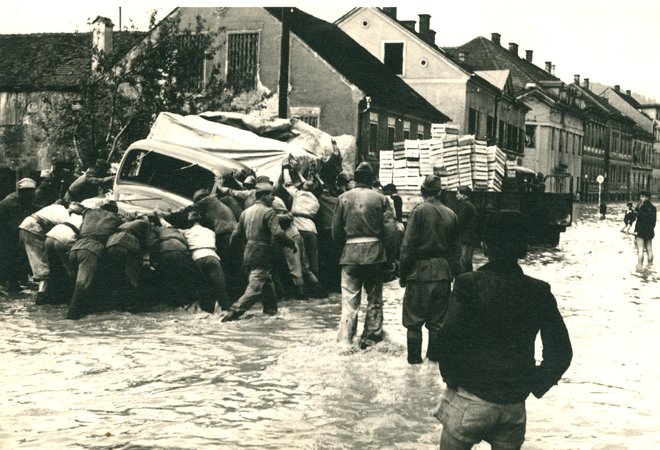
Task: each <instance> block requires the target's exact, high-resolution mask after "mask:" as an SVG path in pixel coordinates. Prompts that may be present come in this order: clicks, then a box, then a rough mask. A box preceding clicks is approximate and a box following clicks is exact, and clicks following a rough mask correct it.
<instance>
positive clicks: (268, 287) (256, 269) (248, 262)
mask: <svg viewBox="0 0 660 450" xmlns="http://www.w3.org/2000/svg"><path fill="white" fill-rule="evenodd" d="M255 197H256V201H255V203H254V205H252V206H250V207H249V208H248V209H246V210H245V211H243V212H242V213H241V217H240V219H239V221H238V225H237V226H236V229H235V230H234V232H233V234H232V236H231V241H232V245H233V243H234V242H235V241H236V240H237V239H245V240H246V245H245V251H244V252H243V267H244V268H245V269H246V271H248V272H249V276H248V286H247V288H246V289H245V292H244V293H243V295H242V296H241V298H239V299H238V300H237V301H236V303H234V304H233V305H232V306H231V307H230V308H229V310H228V311H226V312H225V313H224V316H223V317H222V321H223V322H227V321H230V320H236V319H238V318H239V317H240V316H241V315H243V314H244V313H245V312H246V311H248V310H249V309H250V308H251V307H252V306H253V305H254V304H255V303H256V302H257V301H261V303H262V304H263V312H264V313H265V314H270V315H273V314H275V313H277V299H276V296H275V287H274V285H273V278H272V268H273V241H274V240H277V241H278V242H279V243H280V244H282V245H283V246H285V247H289V248H295V243H294V242H293V241H292V240H291V239H289V238H288V237H287V236H286V234H285V233H284V231H283V230H282V228H281V227H280V223H279V220H278V218H277V214H276V213H275V211H274V210H273V208H272V207H271V206H272V203H273V184H272V183H270V182H269V181H266V180H262V181H258V182H257V185H256V189H255Z"/></svg>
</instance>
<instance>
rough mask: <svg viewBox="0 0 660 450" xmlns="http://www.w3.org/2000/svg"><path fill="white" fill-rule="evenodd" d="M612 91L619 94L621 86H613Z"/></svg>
mask: <svg viewBox="0 0 660 450" xmlns="http://www.w3.org/2000/svg"><path fill="white" fill-rule="evenodd" d="M614 91H615V92H621V86H619V85H618V84H615V85H614Z"/></svg>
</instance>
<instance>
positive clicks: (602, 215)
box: [598, 202, 607, 220]
mask: <svg viewBox="0 0 660 450" xmlns="http://www.w3.org/2000/svg"><path fill="white" fill-rule="evenodd" d="M598 212H599V213H600V220H605V215H606V214H607V205H606V204H605V202H600V206H599V207H598Z"/></svg>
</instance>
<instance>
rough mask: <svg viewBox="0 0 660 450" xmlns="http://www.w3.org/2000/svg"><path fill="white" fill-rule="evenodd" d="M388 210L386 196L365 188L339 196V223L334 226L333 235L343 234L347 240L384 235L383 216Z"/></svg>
mask: <svg viewBox="0 0 660 450" xmlns="http://www.w3.org/2000/svg"><path fill="white" fill-rule="evenodd" d="M386 210H388V207H387V200H386V199H385V196H384V195H382V194H380V193H378V192H376V191H374V190H372V189H368V188H363V187H357V188H355V189H351V190H350V191H348V192H345V193H343V194H342V195H340V196H339V200H338V202H337V206H336V207H335V219H339V221H338V222H337V221H335V223H334V224H333V233H335V232H338V234H339V235H342V234H343V235H344V236H343V237H344V238H346V239H350V238H353V237H379V236H381V235H382V234H383V214H384V213H385V211H386ZM337 212H338V213H339V214H337ZM342 229H343V230H342Z"/></svg>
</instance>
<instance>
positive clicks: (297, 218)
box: [282, 163, 320, 275]
mask: <svg viewBox="0 0 660 450" xmlns="http://www.w3.org/2000/svg"><path fill="white" fill-rule="evenodd" d="M290 170H291V166H290V165H289V164H288V163H286V164H285V165H283V166H282V175H283V177H284V189H286V191H287V192H288V193H289V195H290V196H291V198H292V200H293V201H292V203H291V214H292V215H293V226H295V227H296V229H297V230H298V232H299V233H300V236H301V237H302V238H303V240H304V241H305V252H306V253H307V260H308V261H309V268H310V269H311V270H312V272H314V274H315V275H318V273H319V249H318V237H317V232H316V224H315V223H314V219H315V218H316V214H317V213H318V212H319V208H320V205H319V200H318V199H317V198H316V195H314V193H313V192H312V191H313V190H314V182H313V181H312V180H306V179H305V178H304V177H303V176H302V174H301V173H300V172H298V176H299V178H300V181H301V182H302V185H301V188H300V189H298V187H297V186H296V185H295V184H294V182H293V180H292V178H291V173H290Z"/></svg>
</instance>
